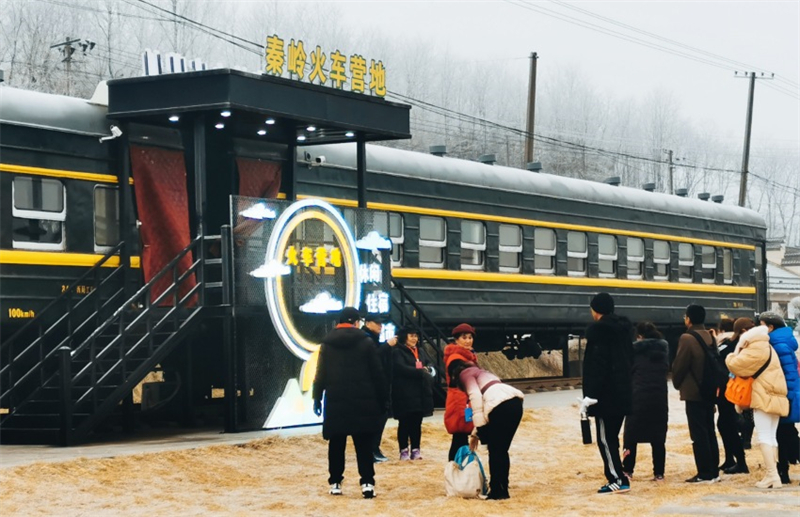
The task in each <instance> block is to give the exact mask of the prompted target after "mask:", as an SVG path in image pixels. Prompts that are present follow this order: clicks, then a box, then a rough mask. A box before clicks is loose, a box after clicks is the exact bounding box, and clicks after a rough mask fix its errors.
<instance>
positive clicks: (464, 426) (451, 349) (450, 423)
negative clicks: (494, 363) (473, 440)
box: [444, 323, 478, 461]
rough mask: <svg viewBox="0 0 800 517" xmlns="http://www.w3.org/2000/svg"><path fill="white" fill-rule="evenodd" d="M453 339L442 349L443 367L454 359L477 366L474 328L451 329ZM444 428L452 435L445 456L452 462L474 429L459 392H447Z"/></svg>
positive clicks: (468, 408) (462, 395)
mask: <svg viewBox="0 0 800 517" xmlns="http://www.w3.org/2000/svg"><path fill="white" fill-rule="evenodd" d="M453 337H454V338H455V343H451V344H449V345H447V346H446V347H445V348H444V363H445V367H447V366H449V365H450V363H451V362H452V361H454V360H456V359H460V360H462V361H469V362H472V363H475V364H477V362H478V357H477V356H476V355H475V352H474V351H473V350H472V347H473V345H474V343H475V328H474V327H473V326H472V325H469V324H467V323H462V324H460V325H458V326H456V327H455V328H454V329H453ZM445 371H447V369H445ZM447 385H448V386H450V375H449V374H447ZM444 427H445V429H447V432H448V433H450V434H451V435H453V439H452V441H451V442H450V452H449V453H448V455H447V459H448V461H453V459H455V457H456V452H457V451H458V449H459V448H461V446H463V445H468V444H469V435H470V433H472V430H473V429H474V425H473V423H472V408H471V407H470V406H469V398H468V397H467V394H466V393H464V392H463V391H461V390H458V389H448V390H447V399H446V400H445V404H444Z"/></svg>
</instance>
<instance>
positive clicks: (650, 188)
mask: <svg viewBox="0 0 800 517" xmlns="http://www.w3.org/2000/svg"><path fill="white" fill-rule="evenodd" d="M642 188H643V189H645V190H646V191H648V192H655V190H656V184H655V183H645V184H644V185H642Z"/></svg>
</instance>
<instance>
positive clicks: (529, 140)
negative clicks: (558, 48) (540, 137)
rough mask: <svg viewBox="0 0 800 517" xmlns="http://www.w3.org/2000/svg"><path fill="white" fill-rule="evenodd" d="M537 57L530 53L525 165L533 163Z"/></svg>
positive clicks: (534, 53)
mask: <svg viewBox="0 0 800 517" xmlns="http://www.w3.org/2000/svg"><path fill="white" fill-rule="evenodd" d="M538 59H539V55H538V54H536V52H532V53H531V75H530V81H529V83H528V124H527V130H526V132H525V133H526V134H525V163H531V162H532V161H533V121H534V118H535V114H536V61H537V60H538Z"/></svg>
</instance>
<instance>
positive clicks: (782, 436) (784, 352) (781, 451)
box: [758, 312, 800, 484]
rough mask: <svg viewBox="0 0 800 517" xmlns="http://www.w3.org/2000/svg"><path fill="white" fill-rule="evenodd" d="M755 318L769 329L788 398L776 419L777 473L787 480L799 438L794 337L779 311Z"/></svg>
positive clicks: (799, 381) (799, 378)
mask: <svg viewBox="0 0 800 517" xmlns="http://www.w3.org/2000/svg"><path fill="white" fill-rule="evenodd" d="M758 320H759V321H760V322H761V324H762V325H764V326H766V327H767V328H768V329H769V344H770V345H772V348H773V349H774V350H775V352H776V353H777V354H778V358H779V359H780V361H781V368H782V369H783V374H784V375H785V376H786V388H787V390H788V394H787V397H788V398H789V415H788V416H785V417H782V418H781V419H780V421H779V423H778V432H777V436H776V437H777V439H778V474H779V475H780V477H781V483H784V484H788V483H790V482H791V481H790V479H789V464H790V463H800V441H798V435H797V428H796V427H795V424H796V423H797V422H800V373H798V371H797V355H796V352H797V340H796V339H795V337H794V334H793V333H792V329H791V327H788V326H786V322H785V321H784V320H783V317H782V316H781V315H780V314H777V313H775V312H762V313H761V315H759V317H758Z"/></svg>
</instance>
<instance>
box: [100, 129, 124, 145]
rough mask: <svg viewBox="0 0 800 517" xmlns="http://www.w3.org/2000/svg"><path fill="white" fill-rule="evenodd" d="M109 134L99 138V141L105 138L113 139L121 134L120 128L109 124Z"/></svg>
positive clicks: (103, 140)
mask: <svg viewBox="0 0 800 517" xmlns="http://www.w3.org/2000/svg"><path fill="white" fill-rule="evenodd" d="M110 130H111V136H104V137H101V138H100V142H101V143H102V142H105V141H106V140H113V139H115V138H119V137H121V136H122V130H121V129H120V128H118V127H117V126H111V128H110Z"/></svg>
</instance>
